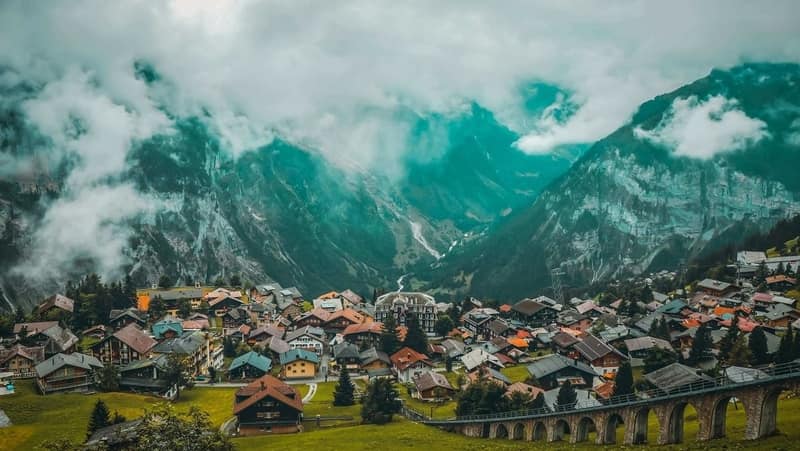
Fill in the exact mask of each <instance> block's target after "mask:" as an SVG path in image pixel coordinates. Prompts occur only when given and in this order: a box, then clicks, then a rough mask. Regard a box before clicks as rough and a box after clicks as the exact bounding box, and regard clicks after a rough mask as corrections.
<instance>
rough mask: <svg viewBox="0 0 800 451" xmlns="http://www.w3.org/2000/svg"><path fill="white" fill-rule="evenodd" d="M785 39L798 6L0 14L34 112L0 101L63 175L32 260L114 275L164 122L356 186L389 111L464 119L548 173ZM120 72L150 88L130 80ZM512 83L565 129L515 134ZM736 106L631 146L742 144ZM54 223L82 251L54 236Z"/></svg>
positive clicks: (113, 6)
mask: <svg viewBox="0 0 800 451" xmlns="http://www.w3.org/2000/svg"><path fill="white" fill-rule="evenodd" d="M798 23H800V5H798V3H797V1H768V2H753V1H741V0H709V1H702V2H698V1H680V0H679V1H669V2H653V1H633V0H622V1H616V2H605V1H585V0H577V1H569V2H561V1H547V2H545V1H531V0H528V1H513V0H512V1H504V2H480V1H445V0H442V1H435V2H422V1H407V2H396V1H375V0H365V1H341V2H338V1H337V2H327V1H304V0H295V1H291V2H285V1H254V0H242V1H234V0H205V1H201V0H172V1H167V0H165V1H156V2H154V1H144V0H116V1H113V2H108V1H101V0H72V1H48V2H32V1H27V0H5V1H3V2H0V67H3V68H5V71H4V72H3V73H2V74H0V89H4V90H5V89H8V88H10V87H13V86H18V85H19V84H20V83H27V84H29V85H31V86H34V87H36V94H35V95H34V96H33V97H32V98H25V99H24V100H19V99H17V98H15V97H14V96H3V97H2V99H0V102H4V103H9V102H17V101H19V107H20V108H21V110H22V111H23V112H24V114H25V117H26V120H27V122H28V124H29V125H30V126H31V127H34V128H35V129H37V130H38V131H39V132H40V133H42V134H43V135H44V136H46V137H47V138H48V143H47V144H41V145H40V146H38V147H37V148H36V149H34V150H33V153H35V154H36V158H38V159H46V160H52V161H61V160H63V159H70V161H74V162H75V164H74V165H73V166H72V167H73V169H72V171H71V172H70V174H69V176H68V180H67V185H66V186H67V189H66V191H65V195H64V196H63V197H62V198H61V199H59V200H58V201H56V202H55V203H54V205H52V206H51V207H50V208H49V210H48V213H47V215H48V216H47V217H46V218H45V220H44V222H43V223H42V224H41V226H40V228H39V233H40V236H39V237H38V238H39V241H40V242H42V243H46V244H47V246H49V247H51V248H52V247H54V246H55V247H59V246H62V247H67V248H69V249H74V253H80V252H83V251H85V249H86V248H87V247H89V248H91V247H92V246H91V245H92V244H93V242H94V238H93V237H97V236H100V237H107V238H108V239H109V240H110V241H111V243H112V245H110V246H109V247H111V248H112V251H108V252H107V253H106V252H104V253H101V254H98V255H90V256H91V257H93V258H95V259H98V260H100V261H101V262H104V263H103V264H102V265H101V266H102V267H107V268H113V267H118V266H119V252H116V251H114V250H113V249H117V248H119V247H120V246H123V245H124V242H125V240H126V232H125V230H127V229H125V228H124V227H121V226H120V225H121V224H123V223H124V222H125V221H127V220H128V219H130V218H132V217H134V216H137V215H140V214H142V212H145V211H151V210H152V209H154V208H157V205H156V202H155V200H153V199H149V198H148V197H147V195H146V194H144V193H139V192H137V191H136V190H135V189H134V188H133V187H132V186H130V185H128V184H126V183H125V182H124V181H121V180H120V175H121V174H122V173H123V172H124V170H125V165H126V162H125V157H126V155H127V152H128V151H129V149H130V146H131V145H132V144H133V143H135V142H136V141H138V140H142V139H146V138H148V137H150V136H153V135H154V134H162V133H170V131H171V130H172V127H173V125H174V120H175V118H180V117H190V116H198V115H204V113H206V112H207V113H209V114H208V115H206V116H204V117H206V119H205V120H206V121H207V123H208V125H209V127H210V128H211V129H212V130H214V131H215V132H216V133H217V135H218V136H219V138H220V140H221V142H222V144H223V146H224V147H225V148H226V150H228V151H229V152H230V153H231V154H232V155H234V156H236V155H240V154H241V153H242V152H247V151H251V150H253V149H257V148H258V147H259V146H262V145H264V144H267V143H269V142H270V141H271V140H272V139H274V138H275V137H276V136H280V137H283V138H285V139H288V140H290V141H292V142H295V143H298V144H301V145H303V146H305V147H308V148H312V149H315V150H316V151H319V152H320V153H322V154H323V155H324V156H325V157H326V158H327V159H328V160H329V161H331V162H332V163H333V164H336V165H339V166H341V167H344V168H348V169H355V170H367V169H374V168H376V167H382V166H387V167H388V166H391V165H392V163H391V162H396V161H398V160H399V159H402V156H403V154H404V152H405V151H406V150H407V149H406V147H407V146H406V143H407V139H408V136H407V135H408V133H410V131H409V130H410V126H409V123H408V121H407V119H405V118H407V117H408V115H407V114H397V112H398V111H404V112H408V111H410V112H413V113H414V115H416V116H420V117H425V116H426V115H431V114H442V115H448V114H452V115H458V114H463V112H464V111H466V106H467V105H469V103H470V102H477V103H479V104H481V105H482V106H484V107H486V108H488V109H489V110H491V111H492V112H493V113H494V114H495V115H496V117H497V118H498V119H499V120H500V121H501V122H502V123H503V124H505V125H506V126H507V127H509V128H510V129H512V130H514V131H515V132H516V133H518V135H519V136H520V138H519V140H518V141H517V142H516V147H517V148H518V149H519V150H520V151H523V152H528V153H532V154H547V153H548V152H551V151H553V150H554V149H556V148H557V147H558V146H559V145H563V144H574V143H590V142H593V141H595V140H597V139H600V138H602V137H603V136H605V135H607V134H608V133H610V132H612V131H613V130H614V129H616V128H617V127H619V126H620V125H622V124H623V123H625V121H627V120H628V119H629V118H630V117H631V115H632V113H633V112H634V111H635V109H636V107H637V106H638V105H639V104H641V103H642V102H643V101H646V100H648V99H650V98H652V97H654V96H656V95H658V94H661V93H664V92H667V91H670V90H672V89H675V88H677V87H679V86H681V85H683V84H685V83H687V82H690V81H692V80H694V79H697V78H700V77H702V76H704V75H705V74H707V73H708V72H709V71H710V70H711V69H712V68H714V67H719V68H726V67H730V66H733V65H736V64H739V63H741V62H746V61H782V62H784V61H788V62H800V39H798V35H799V34H800V33H799V32H798V31H797V29H798V27H797V24H798ZM136 61H144V62H147V63H148V64H150V65H152V66H153V67H154V68H155V69H156V71H157V72H158V73H159V75H160V76H161V78H160V80H159V81H158V82H157V83H155V84H153V85H152V86H148V85H146V84H145V83H144V82H143V81H142V80H140V79H138V78H136V77H135V75H134V71H133V70H132V68H133V65H134V62H136ZM531 82H542V83H548V84H552V85H556V86H558V87H560V88H561V89H563V90H564V92H568V93H569V94H570V96H569V98H568V99H563V101H565V102H566V101H568V102H570V103H571V104H574V105H577V110H576V112H575V113H574V114H573V115H572V116H570V117H569V118H568V119H567V120H566V121H563V120H555V119H554V118H553V117H552V116H551V115H548V114H547V111H552V109H546V110H545V113H543V114H540V115H535V116H531V115H530V114H529V112H527V111H526V110H525V108H524V107H523V100H524V99H523V98H522V97H521V95H520V92H521V87H522V86H525V85H526V84H529V83H531ZM555 106H557V105H555ZM735 107H736V106H735V105H731V104H730V102H729V101H728V100H727V99H724V98H720V99H716V100H713V101H708V102H704V101H699V100H697V99H694V100H685V101H684V102H683V103H676V104H675V105H673V112H672V113H673V114H672V116H671V119H670V120H671V122H669V123H664V124H660V125H659V128H657V129H656V130H653V131H650V132H648V133H642V134H640V137H641V138H642V139H650V140H653V141H654V142H659V143H662V144H665V145H670V146H673V147H674V148H675V149H676V152H678V153H679V154H684V155H690V156H696V157H698V158H709V157H710V156H713V155H714V154H715V153H716V152H718V151H720V150H719V149H720V148H722V150H723V151H724V150H725V149H727V148H731V147H732V146H733V147H735V146H738V145H741V144H742V143H746V142H750V141H752V140H757V139H760V135H759V134H760V133H761V128H760V125H759V124H758V123H754V122H753V121H752V120H751V119H750V118H747V117H746V116H745V117H741V116H742V114H738V115H737V114H736V108H735ZM698 108H699V110H697V109H698ZM715 109H716V110H715ZM695 110H697V111H695ZM698 111H699V112H698ZM715 111H716V112H722V111H725V112H727V113H725V115H726V116H725V117H724V121H723V123H722V124H717V125H716V126H715V127H716V128H714V129H713V130H712V136H711V137H710V138H709V139H708V140H702V139H700V140H699V141H698V140H697V139H699V138H696V134H697V133H696V132H697V131H702V130H704V124H703V118H704V117H705V118H707V117H708V114H709V113H713V112H715ZM704 115H705V116H704ZM687 127H689V128H690V129H687ZM692 127H693V128H692ZM687 130H688V131H687ZM731 130H735V133H733V132H731ZM693 131H694V132H693ZM739 131H741V132H742V133H744V135H743V136H744V137H741V136H739V134H738V133H739ZM686 139H696V140H695V141H694V142H692V141H686ZM748 140H750V141H748ZM431 142H440V141H438V140H431ZM684 142H688V144H687V145H689V147H686V146H685V145H684V147H681V144H682V143H684ZM698 149H699V150H698ZM432 151H433V150H432ZM30 165H31V159H30V158H29V156H28V157H26V156H22V157H13V158H10V157H8V155H0V166H2V167H0V175H3V174H8V173H13V172H15V171H23V170H25V169H26V168H29V167H30ZM103 189H108V190H113V192H115V193H116V195H117V196H120V197H119V198H118V199H124V203H123V204H124V207H117V208H104V209H103V210H101V209H100V206H101V205H104V204H103V203H102V202H92V201H91V199H93V198H94V197H97V196H100V194H99V193H100V192H101V191H102V190H103ZM98 198H99V199H100V200H101V201H102V199H105V197H103V196H100V197H98ZM106 207H107V205H106ZM65 223H66V224H75V225H76V227H82V230H83V231H84V232H85V233H81V234H77V235H78V236H77V237H72V236H63V235H64V234H63V233H60V232H59V231H58V229H59V227H61V226H62V225H63V224H65ZM68 235H69V234H68ZM71 240H72V241H71ZM95 247H96V246H95ZM82 249H83V251H82ZM68 254H70V253H64V255H67V256H69V255H68ZM106 254H107V255H106ZM53 258H56V259H57V257H55V256H53V255H50V253H48V252H46V251H45V250H44V248H42V250H41V255H40V257H39V258H35V259H32V261H33V262H34V263H32V264H33V265H35V266H36V268H37V269H41V268H44V267H46V266H53V267H58V266H59V265H68V264H69V263H68V262H67V261H66V260H65V261H63V262H61V261H55V262H53V261H52V260H51V259H53ZM65 258H67V257H65ZM70 258H71V257H70Z"/></svg>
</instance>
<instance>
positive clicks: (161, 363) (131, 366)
mask: <svg viewBox="0 0 800 451" xmlns="http://www.w3.org/2000/svg"><path fill="white" fill-rule="evenodd" d="M168 361H169V358H168V357H167V356H166V355H165V354H160V355H157V356H155V357H149V358H146V359H140V360H134V361H133V362H130V363H128V364H126V365H122V366H120V367H119V372H120V373H127V372H128V371H135V370H139V369H142V368H150V367H151V366H155V367H156V368H158V369H160V370H165V369H166V368H167V365H168Z"/></svg>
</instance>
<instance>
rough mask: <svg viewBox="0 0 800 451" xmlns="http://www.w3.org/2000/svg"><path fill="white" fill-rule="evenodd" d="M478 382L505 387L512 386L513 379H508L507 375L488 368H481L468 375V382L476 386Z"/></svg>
mask: <svg viewBox="0 0 800 451" xmlns="http://www.w3.org/2000/svg"><path fill="white" fill-rule="evenodd" d="M478 381H485V382H489V383H492V384H497V385H501V386H503V387H507V386H509V385H511V379H509V378H508V377H506V375H505V374H503V373H501V372H500V371H497V370H496V369H494V368H490V367H488V366H479V367H477V368H475V369H474V370H473V371H472V372H470V373H467V382H469V383H470V384H474V383H476V382H478Z"/></svg>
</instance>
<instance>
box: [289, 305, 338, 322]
mask: <svg viewBox="0 0 800 451" xmlns="http://www.w3.org/2000/svg"><path fill="white" fill-rule="evenodd" d="M312 316H313V317H315V318H317V319H319V320H320V321H322V322H323V323H324V322H326V321H328V318H329V317H330V316H331V312H329V311H327V310H325V309H323V308H319V307H317V308H315V309H313V310H311V311H310V312H306V313H303V314H302V315H300V316H298V317H297V318H295V322H298V321H301V320H304V319H306V318H309V317H312Z"/></svg>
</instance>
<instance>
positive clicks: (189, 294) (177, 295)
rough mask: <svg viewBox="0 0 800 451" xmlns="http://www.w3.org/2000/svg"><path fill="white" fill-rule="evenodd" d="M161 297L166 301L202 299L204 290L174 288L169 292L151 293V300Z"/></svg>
mask: <svg viewBox="0 0 800 451" xmlns="http://www.w3.org/2000/svg"><path fill="white" fill-rule="evenodd" d="M156 296H158V297H160V298H161V299H162V300H164V301H174V300H177V299H200V298H202V297H203V289H202V288H173V289H169V290H158V291H151V292H150V299H153V298H155V297H156Z"/></svg>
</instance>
